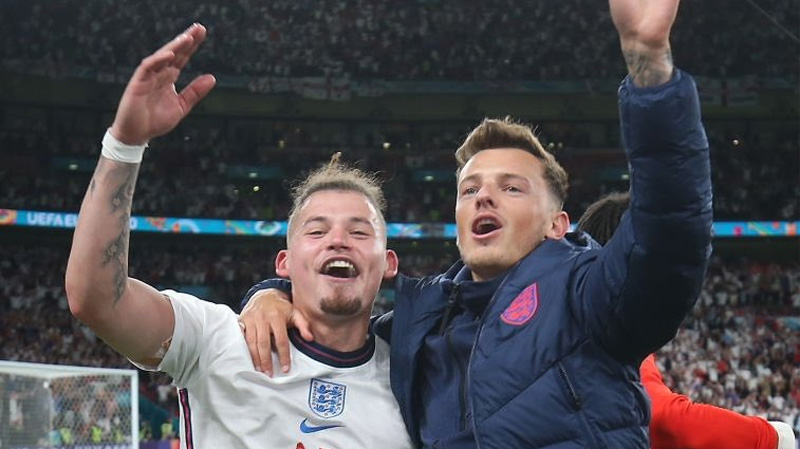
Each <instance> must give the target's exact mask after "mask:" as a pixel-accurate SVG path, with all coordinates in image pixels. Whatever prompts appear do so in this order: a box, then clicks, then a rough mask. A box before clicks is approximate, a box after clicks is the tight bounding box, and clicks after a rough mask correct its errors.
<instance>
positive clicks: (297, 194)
mask: <svg viewBox="0 0 800 449" xmlns="http://www.w3.org/2000/svg"><path fill="white" fill-rule="evenodd" d="M341 156H342V153H340V152H337V153H334V154H333V156H332V157H331V161H330V162H329V163H328V164H327V165H325V166H324V167H321V168H318V169H317V170H314V171H312V172H311V173H309V174H308V176H307V177H306V178H305V179H303V180H302V181H301V182H300V183H299V184H297V185H295V186H294V187H293V188H292V192H291V197H292V210H291V211H290V212H289V224H288V229H287V233H286V240H287V242H288V240H289V239H290V238H291V235H292V229H293V227H294V221H295V216H296V214H297V211H298V210H299V209H300V207H301V206H302V205H303V203H305V202H306V200H308V197H310V196H311V195H313V194H314V193H316V192H320V191H326V190H343V191H348V192H356V193H360V194H362V195H364V197H366V198H367V201H369V202H370V204H372V206H373V207H375V211H376V212H377V213H378V218H379V219H380V222H381V226H382V227H383V229H386V219H385V218H384V216H383V214H384V212H385V210H386V198H385V197H384V196H383V190H381V183H380V180H379V179H378V177H377V176H376V175H374V174H370V173H366V172H364V171H362V170H359V169H357V168H355V167H352V166H349V165H347V164H345V163H343V162H341V161H340V159H341ZM384 238H386V233H385V232H384Z"/></svg>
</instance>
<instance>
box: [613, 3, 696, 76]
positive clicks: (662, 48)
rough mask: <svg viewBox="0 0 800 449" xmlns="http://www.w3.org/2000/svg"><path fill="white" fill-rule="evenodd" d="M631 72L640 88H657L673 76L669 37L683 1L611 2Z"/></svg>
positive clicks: (615, 23)
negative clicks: (656, 86)
mask: <svg viewBox="0 0 800 449" xmlns="http://www.w3.org/2000/svg"><path fill="white" fill-rule="evenodd" d="M608 3H609V7H610V8H611V19H612V20H613V21H614V26H615V27H616V28H617V32H618V33H619V38H620V45H621V47H622V54H623V56H624V57H625V63H626V64H627V66H628V73H630V75H631V77H632V78H633V81H634V84H636V85H638V86H655V85H659V84H663V83H666V82H667V81H669V80H670V78H671V77H672V71H673V68H674V66H673V64H672V53H671V51H670V45H669V34H670V30H671V29H672V25H673V23H675V16H676V15H677V13H678V5H679V4H680V0H609V2H608Z"/></svg>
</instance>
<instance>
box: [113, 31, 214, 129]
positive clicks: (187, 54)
mask: <svg viewBox="0 0 800 449" xmlns="http://www.w3.org/2000/svg"><path fill="white" fill-rule="evenodd" d="M205 36H206V29H205V27H203V26H202V25H199V24H194V25H192V26H191V27H189V29H187V30H186V31H185V32H184V33H182V34H180V35H179V36H178V37H176V38H175V39H173V40H172V41H170V42H168V43H167V44H166V45H164V46H163V47H161V48H160V49H159V50H158V51H156V52H155V53H153V54H152V55H150V56H148V57H147V58H145V59H144V60H142V62H141V64H139V67H137V68H136V71H135V72H134V73H133V76H132V77H131V80H130V81H129V82H128V85H127V87H126V88H125V92H124V93H123V94H122V99H121V100H120V103H119V107H118V108H117V115H116V117H115V118H114V124H113V125H112V127H111V133H112V135H113V136H114V137H116V138H117V139H118V140H120V141H121V142H123V143H126V144H130V145H140V144H144V143H146V142H147V141H149V140H150V139H152V138H154V137H157V136H160V135H163V134H165V133H167V132H169V131H170V130H172V129H173V128H175V126H177V125H178V123H180V121H181V120H183V118H184V117H186V115H187V114H188V113H189V111H191V110H192V108H193V107H194V106H195V105H196V104H197V103H198V102H199V101H200V100H201V99H203V97H205V96H206V95H207V94H208V92H210V91H211V89H212V88H213V87H214V84H215V82H216V81H215V80H214V77H213V76H211V75H201V76H199V77H197V78H195V79H194V80H192V82H191V83H189V85H188V86H186V87H185V88H184V89H183V90H182V91H181V92H180V93H178V92H177V91H176V89H175V82H176V81H177V80H178V77H179V76H180V73H181V70H182V69H183V68H184V67H185V66H186V64H187V63H188V62H189V59H190V58H191V56H192V54H194V52H195V51H196V50H197V48H198V47H199V46H200V44H201V43H202V42H203V40H204V39H205Z"/></svg>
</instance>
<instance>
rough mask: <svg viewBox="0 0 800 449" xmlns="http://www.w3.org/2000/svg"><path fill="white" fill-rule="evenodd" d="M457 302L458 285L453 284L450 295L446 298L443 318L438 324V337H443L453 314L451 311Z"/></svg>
mask: <svg viewBox="0 0 800 449" xmlns="http://www.w3.org/2000/svg"><path fill="white" fill-rule="evenodd" d="M457 300H458V284H453V287H452V289H451V290H450V294H449V295H448V296H447V308H446V309H444V316H442V322H441V323H439V335H444V333H445V331H446V330H447V328H448V326H449V324H450V316H451V315H452V314H453V309H455V308H456V301H457Z"/></svg>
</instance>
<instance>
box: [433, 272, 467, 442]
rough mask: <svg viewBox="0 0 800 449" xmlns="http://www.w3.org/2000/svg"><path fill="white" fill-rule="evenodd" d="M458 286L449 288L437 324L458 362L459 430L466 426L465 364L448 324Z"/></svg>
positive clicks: (454, 305) (456, 300) (454, 285)
mask: <svg viewBox="0 0 800 449" xmlns="http://www.w3.org/2000/svg"><path fill="white" fill-rule="evenodd" d="M458 293H459V288H458V284H453V288H452V289H451V290H450V295H448V297H447V309H445V311H444V316H443V317H442V324H440V325H439V335H444V337H445V341H446V342H447V348H448V349H449V350H450V353H452V354H454V355H455V358H456V363H458V371H459V373H461V376H459V379H458V405H459V407H458V410H459V423H461V430H464V429H466V428H467V410H466V408H467V407H466V406H467V366H466V363H465V361H464V360H463V359H462V358H461V356H460V355H459V353H458V351H457V350H456V347H455V344H454V343H453V332H452V331H453V329H452V327H451V326H450V316H451V315H452V313H453V310H454V309H455V308H456V306H457V302H458Z"/></svg>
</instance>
